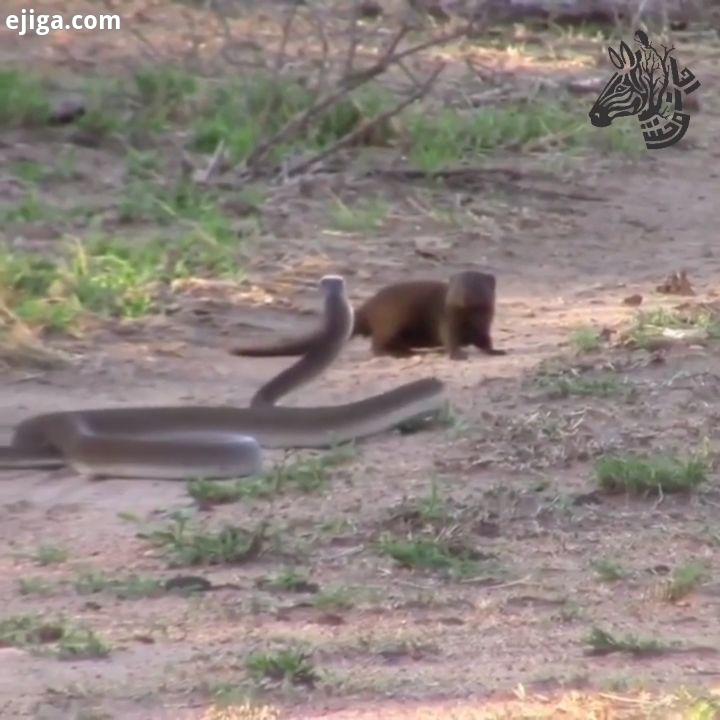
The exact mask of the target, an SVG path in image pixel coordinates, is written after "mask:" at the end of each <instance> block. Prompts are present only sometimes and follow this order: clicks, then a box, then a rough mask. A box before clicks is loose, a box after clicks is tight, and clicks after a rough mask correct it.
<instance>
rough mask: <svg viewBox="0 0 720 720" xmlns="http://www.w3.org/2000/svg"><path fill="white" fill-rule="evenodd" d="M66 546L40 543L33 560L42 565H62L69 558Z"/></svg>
mask: <svg viewBox="0 0 720 720" xmlns="http://www.w3.org/2000/svg"><path fill="white" fill-rule="evenodd" d="M68 556H69V553H68V551H67V550H65V548H61V547H58V546H56V545H40V547H39V548H38V549H37V550H36V551H35V554H34V555H33V560H35V562H36V563H39V564H40V565H60V564H62V563H64V562H65V561H66V560H67V559H68Z"/></svg>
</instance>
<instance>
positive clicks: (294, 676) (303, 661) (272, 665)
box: [246, 649, 319, 687]
mask: <svg viewBox="0 0 720 720" xmlns="http://www.w3.org/2000/svg"><path fill="white" fill-rule="evenodd" d="M246 666H247V669H248V672H249V673H250V676H251V677H252V678H253V679H254V680H256V681H267V680H270V681H273V682H282V683H284V682H287V683H290V684H292V685H306V686H308V687H313V686H314V685H315V683H316V682H317V681H318V679H319V675H318V673H317V671H316V670H315V667H314V665H313V662H312V659H311V656H310V654H309V653H307V652H305V651H301V650H296V649H286V650H278V651H275V652H256V653H253V654H251V655H250V656H249V657H248V659H247V662H246Z"/></svg>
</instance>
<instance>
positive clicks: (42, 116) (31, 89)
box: [0, 70, 50, 126]
mask: <svg viewBox="0 0 720 720" xmlns="http://www.w3.org/2000/svg"><path fill="white" fill-rule="evenodd" d="M49 112H50V104H49V102H48V97H47V92H46V90H45V88H44V87H43V85H42V83H41V82H40V80H38V79H37V78H35V77H33V76H32V75H31V74H28V73H24V72H20V71H19V70H1V71H0V125H4V126H8V125H9V126H26V125H41V124H43V123H45V122H46V121H47V118H48V115H49Z"/></svg>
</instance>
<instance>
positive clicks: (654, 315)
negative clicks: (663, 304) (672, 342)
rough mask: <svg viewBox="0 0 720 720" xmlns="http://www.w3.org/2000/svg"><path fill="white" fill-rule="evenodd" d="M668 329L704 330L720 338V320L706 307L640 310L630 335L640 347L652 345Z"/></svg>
mask: <svg viewBox="0 0 720 720" xmlns="http://www.w3.org/2000/svg"><path fill="white" fill-rule="evenodd" d="M666 329H674V330H689V331H697V330H703V331H704V332H705V333H706V335H707V337H708V338H713V339H717V338H720V320H718V317H717V315H716V314H715V313H712V312H710V311H708V310H705V309H696V310H690V311H687V312H684V311H683V312H679V311H672V310H667V309H666V308H656V309H654V310H646V311H642V312H639V313H638V314H637V316H636V318H635V323H634V325H633V327H632V328H631V330H630V333H629V337H630V340H631V341H632V342H634V343H635V344H636V345H637V346H638V347H650V346H652V344H653V343H654V342H655V341H657V340H658V338H661V337H662V335H663V332H664V331H665V330H666Z"/></svg>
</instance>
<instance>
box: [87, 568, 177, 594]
mask: <svg viewBox="0 0 720 720" xmlns="http://www.w3.org/2000/svg"><path fill="white" fill-rule="evenodd" d="M73 585H74V588H75V592H77V593H78V594H79V595H94V594H96V593H100V592H107V591H109V592H112V593H113V595H115V597H117V598H118V599H119V600H136V599H141V598H151V597H158V596H159V595H162V594H163V593H164V589H163V584H162V582H160V581H159V580H156V579H155V578H144V577H139V576H137V575H130V576H129V577H126V578H109V577H108V576H107V575H105V573H102V572H95V571H86V572H82V573H80V574H79V575H78V577H77V578H76V579H75V582H74V583H73Z"/></svg>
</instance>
